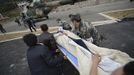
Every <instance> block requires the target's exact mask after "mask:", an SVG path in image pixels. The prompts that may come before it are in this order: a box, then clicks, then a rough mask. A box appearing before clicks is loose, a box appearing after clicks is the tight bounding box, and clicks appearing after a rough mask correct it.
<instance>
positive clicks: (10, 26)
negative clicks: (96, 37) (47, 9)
mask: <svg viewBox="0 0 134 75" xmlns="http://www.w3.org/2000/svg"><path fill="white" fill-rule="evenodd" d="M127 8H134V2H133V3H130V2H129V1H128V0H126V1H120V2H116V3H109V4H102V5H97V6H91V7H83V8H76V9H71V10H68V11H63V12H57V13H50V14H49V16H50V19H49V20H46V21H43V22H39V23H37V25H38V26H37V27H39V26H40V25H41V24H43V23H46V24H48V25H49V26H56V25H57V23H56V19H57V18H61V19H65V20H67V21H69V20H68V15H69V14H70V13H80V14H81V16H82V18H83V19H84V20H86V21H90V22H94V21H103V20H108V19H107V18H105V17H103V16H101V15H99V14H98V13H100V12H104V11H110V10H117V9H127ZM5 28H6V30H7V31H8V32H12V31H20V30H25V29H26V28H25V27H23V26H22V27H19V26H17V24H16V23H14V22H8V23H7V24H5Z"/></svg>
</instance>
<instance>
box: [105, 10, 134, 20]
mask: <svg viewBox="0 0 134 75" xmlns="http://www.w3.org/2000/svg"><path fill="white" fill-rule="evenodd" d="M104 14H106V15H108V16H111V17H114V18H117V19H123V18H126V17H134V9H130V10H123V11H115V12H109V13H104Z"/></svg>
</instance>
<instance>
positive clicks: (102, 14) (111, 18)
mask: <svg viewBox="0 0 134 75" xmlns="http://www.w3.org/2000/svg"><path fill="white" fill-rule="evenodd" d="M99 14H100V15H101V16H104V17H106V18H108V19H110V20H115V21H120V19H117V18H114V17H111V16H108V15H106V14H104V13H99Z"/></svg>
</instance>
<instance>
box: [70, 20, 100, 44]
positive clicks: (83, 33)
mask: <svg viewBox="0 0 134 75" xmlns="http://www.w3.org/2000/svg"><path fill="white" fill-rule="evenodd" d="M72 31H73V33H75V34H76V35H78V36H79V37H81V38H83V39H85V40H87V41H88V39H90V38H93V43H94V44H96V45H99V42H100V40H99V39H100V35H99V33H98V31H97V30H96V28H95V27H94V26H92V25H91V24H89V23H88V22H84V21H82V22H81V24H80V27H79V28H75V27H74V28H73V29H72Z"/></svg>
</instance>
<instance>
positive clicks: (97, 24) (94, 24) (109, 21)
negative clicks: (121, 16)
mask: <svg viewBox="0 0 134 75" xmlns="http://www.w3.org/2000/svg"><path fill="white" fill-rule="evenodd" d="M116 22H117V21H115V20H106V21H97V22H91V24H92V25H93V26H100V25H106V24H112V23H116Z"/></svg>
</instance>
